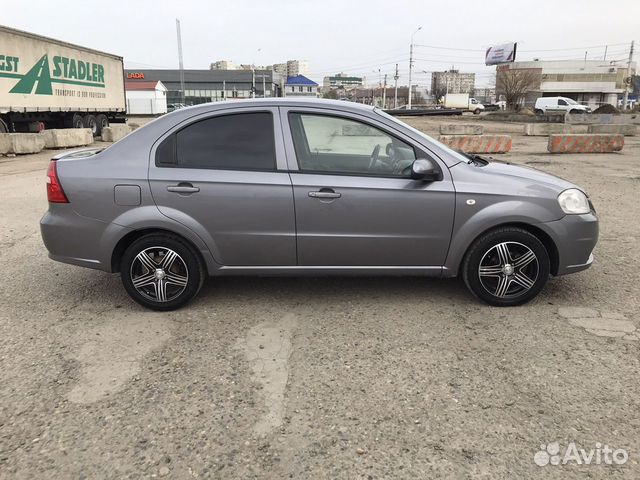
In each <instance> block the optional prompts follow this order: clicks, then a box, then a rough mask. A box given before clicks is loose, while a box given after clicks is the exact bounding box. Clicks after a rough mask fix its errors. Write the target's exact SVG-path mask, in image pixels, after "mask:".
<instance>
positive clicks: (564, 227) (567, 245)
mask: <svg viewBox="0 0 640 480" xmlns="http://www.w3.org/2000/svg"><path fill="white" fill-rule="evenodd" d="M541 226H543V228H544V229H545V231H546V232H547V233H548V234H549V236H550V237H551V238H552V239H553V241H554V243H555V245H556V247H557V249H558V268H557V271H556V272H554V275H567V274H569V273H575V272H579V271H581V270H586V269H587V268H589V267H590V266H591V264H592V263H593V249H594V248H595V246H596V243H597V242H598V232H599V227H598V217H597V216H596V214H595V212H591V213H587V214H584V215H565V216H564V217H563V218H561V219H560V220H556V221H554V222H547V223H543V224H541Z"/></svg>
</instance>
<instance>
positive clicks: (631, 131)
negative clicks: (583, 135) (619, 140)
mask: <svg viewBox="0 0 640 480" xmlns="http://www.w3.org/2000/svg"><path fill="white" fill-rule="evenodd" d="M587 133H606V134H620V135H624V136H626V137H633V136H634V135H635V134H636V126H635V125H632V124H630V123H617V124H616V123H610V124H605V125H589V127H588V129H587Z"/></svg>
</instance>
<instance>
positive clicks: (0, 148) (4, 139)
mask: <svg viewBox="0 0 640 480" xmlns="http://www.w3.org/2000/svg"><path fill="white" fill-rule="evenodd" d="M10 135H11V134H10V133H0V155H6V154H7V153H13V142H12V141H11V136H10Z"/></svg>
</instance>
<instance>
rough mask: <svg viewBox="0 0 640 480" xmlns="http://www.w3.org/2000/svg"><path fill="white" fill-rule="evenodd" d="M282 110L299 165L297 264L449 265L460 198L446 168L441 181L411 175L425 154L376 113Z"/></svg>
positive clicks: (295, 181)
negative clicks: (386, 125)
mask: <svg viewBox="0 0 640 480" xmlns="http://www.w3.org/2000/svg"><path fill="white" fill-rule="evenodd" d="M282 110H283V115H285V116H286V117H285V118H283V120H285V122H284V124H285V125H288V126H289V127H288V129H287V128H285V131H286V133H290V134H291V138H290V140H291V141H290V142H287V144H288V145H289V147H288V148H287V155H288V156H289V157H294V158H295V159H296V163H297V167H298V170H297V171H294V172H292V173H291V180H292V183H293V191H294V200H295V209H296V210H295V211H296V228H297V247H298V265H300V266H369V267H377V266H380V267H385V266H386V267H389V266H434V267H439V266H441V265H443V264H444V260H445V257H446V255H447V250H448V247H449V241H450V238H451V229H452V225H453V213H454V201H455V193H454V190H453V185H452V182H451V180H450V176H449V175H448V172H443V173H445V175H444V179H443V180H442V181H438V182H430V183H427V182H423V181H418V180H412V179H411V178H410V171H411V164H412V163H413V161H414V160H415V159H416V158H419V157H422V158H425V156H426V153H425V152H423V151H421V150H420V149H417V148H415V147H414V146H413V145H411V144H410V143H409V142H408V141H407V140H403V139H401V138H400V137H399V136H398V135H397V134H390V133H388V132H387V131H386V130H385V129H384V127H383V126H381V125H375V124H374V123H375V122H372V121H371V120H368V119H362V120H361V119H359V118H358V117H357V116H355V115H347V114H344V115H343V114H340V116H338V115H336V114H335V113H331V112H330V111H328V112H324V111H319V110H318V109H309V110H306V111H305V110H304V109H295V108H293V107H292V108H290V109H282ZM290 150H292V151H290ZM289 166H290V167H291V163H290V164H289ZM440 166H441V168H443V169H445V168H446V167H445V166H444V165H443V164H440Z"/></svg>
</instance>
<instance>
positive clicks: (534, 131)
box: [524, 123, 571, 137]
mask: <svg viewBox="0 0 640 480" xmlns="http://www.w3.org/2000/svg"><path fill="white" fill-rule="evenodd" d="M553 133H571V125H565V124H564V123H526V124H525V125H524V134H525V135H528V136H538V137H546V136H547V135H551V134H553Z"/></svg>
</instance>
